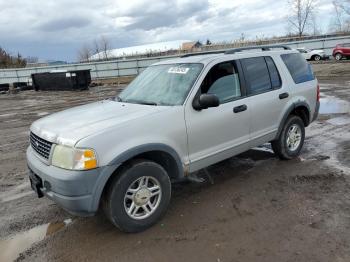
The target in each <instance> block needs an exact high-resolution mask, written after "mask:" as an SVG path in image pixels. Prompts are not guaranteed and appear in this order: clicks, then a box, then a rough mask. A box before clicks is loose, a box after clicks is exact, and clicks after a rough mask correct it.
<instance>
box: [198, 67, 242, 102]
mask: <svg viewBox="0 0 350 262" xmlns="http://www.w3.org/2000/svg"><path fill="white" fill-rule="evenodd" d="M201 92H202V94H205V93H207V94H214V95H216V96H217V97H218V98H219V101H220V104H222V103H226V102H229V101H232V100H234V99H235V98H237V97H240V96H241V87H240V81H239V77H238V71H237V68H236V65H235V63H234V62H224V63H220V64H217V65H215V66H214V67H213V68H212V69H210V71H209V73H208V74H207V76H206V77H205V79H204V80H203V83H202V85H201Z"/></svg>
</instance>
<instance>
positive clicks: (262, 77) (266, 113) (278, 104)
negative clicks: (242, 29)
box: [241, 56, 289, 147]
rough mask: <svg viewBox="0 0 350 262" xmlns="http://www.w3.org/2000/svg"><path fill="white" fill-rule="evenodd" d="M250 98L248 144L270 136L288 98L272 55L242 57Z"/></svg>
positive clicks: (265, 139) (257, 142)
mask: <svg viewBox="0 0 350 262" xmlns="http://www.w3.org/2000/svg"><path fill="white" fill-rule="evenodd" d="M241 64H242V68H243V72H244V77H245V80H246V83H247V96H248V97H249V99H250V101H251V114H252V115H251V124H250V138H251V147H254V146H257V145H259V144H261V143H264V142H267V141H269V140H272V139H273V138H274V137H275V135H276V132H277V129H278V125H279V121H278V120H279V118H280V115H281V112H282V111H283V109H284V107H285V105H286V104H287V103H288V100H289V89H288V87H287V85H285V84H283V82H282V79H281V75H280V73H279V71H278V70H277V67H276V64H275V62H274V60H273V58H272V57H270V56H265V57H253V58H246V59H241Z"/></svg>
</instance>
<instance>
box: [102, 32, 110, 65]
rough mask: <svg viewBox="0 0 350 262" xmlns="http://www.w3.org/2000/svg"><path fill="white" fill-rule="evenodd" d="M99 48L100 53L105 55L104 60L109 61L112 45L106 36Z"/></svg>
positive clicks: (103, 37)
mask: <svg viewBox="0 0 350 262" xmlns="http://www.w3.org/2000/svg"><path fill="white" fill-rule="evenodd" d="M99 46H100V52H101V53H102V55H103V59H105V60H107V59H108V58H109V51H110V50H111V45H110V42H109V40H108V38H106V37H105V36H104V35H103V36H101V38H100V41H99Z"/></svg>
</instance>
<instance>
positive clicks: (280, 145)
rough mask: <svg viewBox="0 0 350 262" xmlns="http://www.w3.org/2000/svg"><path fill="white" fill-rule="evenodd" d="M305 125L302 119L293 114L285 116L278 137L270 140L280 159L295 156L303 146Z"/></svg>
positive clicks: (288, 158)
mask: <svg viewBox="0 0 350 262" xmlns="http://www.w3.org/2000/svg"><path fill="white" fill-rule="evenodd" d="M304 139H305V127H304V122H303V120H302V119H301V118H300V117H298V116H295V115H291V116H289V117H288V118H287V121H286V122H285V124H284V126H283V128H282V131H281V133H280V135H279V137H278V139H276V140H274V141H272V142H271V146H272V149H273V151H274V152H275V154H276V155H277V156H278V157H279V158H280V159H282V160H290V159H293V158H295V157H297V156H298V155H299V154H300V151H301V149H302V147H303V144H304Z"/></svg>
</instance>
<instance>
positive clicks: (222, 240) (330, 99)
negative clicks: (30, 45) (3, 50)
mask: <svg viewBox="0 0 350 262" xmlns="http://www.w3.org/2000/svg"><path fill="white" fill-rule="evenodd" d="M330 66H331V67H332V69H331V70H332V71H331V74H330V77H329V78H326V74H327V71H330ZM314 67H315V71H316V74H317V75H318V76H320V79H322V80H321V81H320V83H321V91H322V106H321V114H320V116H319V119H318V120H317V121H316V122H314V123H313V124H312V125H311V126H310V127H308V128H307V136H306V141H305V146H304V148H303V151H302V153H301V156H300V157H299V158H298V159H295V160H292V161H280V160H278V159H276V158H275V156H274V154H273V153H272V152H271V150H270V148H269V146H268V145H264V146H262V147H260V148H256V149H254V150H250V151H248V152H246V153H244V154H241V155H239V156H237V157H233V158H231V159H228V160H226V161H223V162H221V163H219V164H216V165H214V166H211V167H209V168H208V171H209V172H210V173H211V174H212V177H213V183H209V182H205V183H203V184H192V183H187V184H181V185H174V193H173V198H172V203H171V205H170V208H169V211H168V213H167V214H166V216H165V217H164V218H163V219H162V221H160V222H159V223H158V224H156V225H155V226H154V227H153V228H151V229H150V230H147V231H146V232H143V233H139V234H124V233H121V232H120V231H118V230H117V229H116V228H114V227H113V226H112V225H111V224H110V223H109V222H108V221H107V220H106V219H105V218H104V216H103V214H98V215H97V216H94V217H91V218H78V217H74V216H72V215H70V214H68V213H66V212H65V211H63V210H62V209H60V208H59V207H58V206H57V205H56V204H54V203H53V202H51V201H49V200H48V199H46V198H41V199H37V198H36V196H35V195H34V193H33V192H32V191H31V189H30V186H29V181H28V178H27V170H26V161H25V150H26V147H27V146H28V134H29V132H28V130H29V126H30V124H31V123H32V122H33V121H34V120H36V119H38V118H40V117H43V116H45V115H47V114H51V113H53V112H57V111H60V110H63V109H65V108H70V107H72V106H75V105H80V104H86V103H89V102H92V101H96V100H101V99H103V98H108V97H111V96H113V95H114V94H116V93H117V92H118V90H119V88H117V87H115V86H114V87H113V86H106V87H95V88H92V89H90V90H89V91H83V92H35V91H24V92H20V93H18V94H6V95H0V261H8V260H9V261H10V260H13V259H17V260H20V261H22V260H24V261H87V260H98V261H112V260H115V261H240V262H244V261H266V262H271V261H317V262H320V261H327V262H328V261H350V233H349V232H350V231H349V229H350V187H349V185H350V73H349V74H347V73H344V72H350V63H341V64H338V66H336V67H333V64H332V65H329V64H317V65H314Z"/></svg>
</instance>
